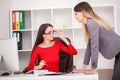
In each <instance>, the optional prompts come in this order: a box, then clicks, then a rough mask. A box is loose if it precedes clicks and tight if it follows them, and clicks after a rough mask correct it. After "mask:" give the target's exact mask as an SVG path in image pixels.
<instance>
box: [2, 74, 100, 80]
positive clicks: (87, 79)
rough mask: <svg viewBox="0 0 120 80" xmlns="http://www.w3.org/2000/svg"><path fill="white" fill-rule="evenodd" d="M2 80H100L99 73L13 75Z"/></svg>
mask: <svg viewBox="0 0 120 80" xmlns="http://www.w3.org/2000/svg"><path fill="white" fill-rule="evenodd" d="M0 80H98V73H95V74H93V75H85V74H64V75H45V76H36V75H25V74H20V75H11V76H7V77H0Z"/></svg>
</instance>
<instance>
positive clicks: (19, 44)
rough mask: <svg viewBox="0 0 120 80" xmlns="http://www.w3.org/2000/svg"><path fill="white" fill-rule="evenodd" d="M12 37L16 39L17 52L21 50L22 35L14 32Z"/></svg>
mask: <svg viewBox="0 0 120 80" xmlns="http://www.w3.org/2000/svg"><path fill="white" fill-rule="evenodd" d="M12 37H16V38H17V44H18V50H22V48H23V47H22V33H21V32H20V31H14V32H13V33H12Z"/></svg>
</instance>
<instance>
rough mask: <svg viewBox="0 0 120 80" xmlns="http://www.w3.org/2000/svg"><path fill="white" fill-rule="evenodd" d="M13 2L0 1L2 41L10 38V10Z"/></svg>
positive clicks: (9, 0) (0, 34) (0, 32)
mask: <svg viewBox="0 0 120 80" xmlns="http://www.w3.org/2000/svg"><path fill="white" fill-rule="evenodd" d="M10 8H12V0H0V39H2V38H8V37H9V9H10Z"/></svg>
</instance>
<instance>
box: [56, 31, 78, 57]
mask: <svg viewBox="0 0 120 80" xmlns="http://www.w3.org/2000/svg"><path fill="white" fill-rule="evenodd" d="M57 32H58V36H59V37H60V39H62V41H64V42H65V44H66V45H67V46H65V45H64V44H63V43H61V42H59V47H60V49H61V50H62V51H64V52H66V53H69V54H74V55H75V54H77V50H76V49H75V48H74V47H73V45H72V44H71V43H70V42H69V41H68V40H67V39H66V38H65V37H64V34H63V31H62V30H58V31H57Z"/></svg>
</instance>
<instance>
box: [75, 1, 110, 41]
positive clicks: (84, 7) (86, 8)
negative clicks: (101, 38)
mask: <svg viewBox="0 0 120 80" xmlns="http://www.w3.org/2000/svg"><path fill="white" fill-rule="evenodd" d="M74 11H75V12H82V13H83V15H84V16H85V17H86V18H91V19H93V20H94V21H95V22H96V23H98V24H99V26H100V27H101V28H102V29H105V30H111V26H110V25H109V24H108V23H107V22H106V21H105V20H104V19H103V18H101V17H100V16H98V15H97V14H96V13H95V12H94V11H93V9H92V7H91V6H90V5H89V4H88V3H87V2H81V3H79V4H77V5H76V6H75V7H74ZM83 30H84V34H85V42H86V43H88V41H89V33H88V30H87V29H86V25H85V24H83Z"/></svg>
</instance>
